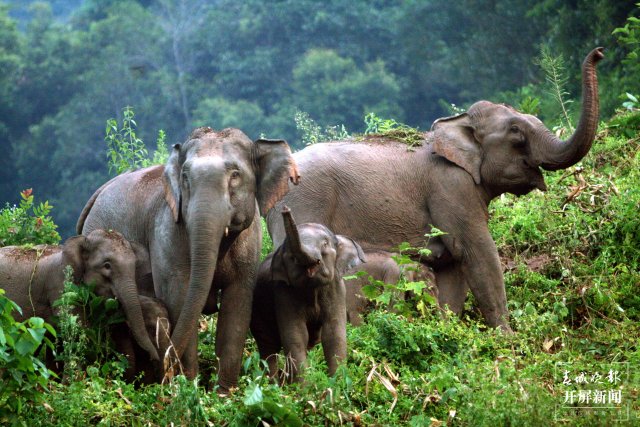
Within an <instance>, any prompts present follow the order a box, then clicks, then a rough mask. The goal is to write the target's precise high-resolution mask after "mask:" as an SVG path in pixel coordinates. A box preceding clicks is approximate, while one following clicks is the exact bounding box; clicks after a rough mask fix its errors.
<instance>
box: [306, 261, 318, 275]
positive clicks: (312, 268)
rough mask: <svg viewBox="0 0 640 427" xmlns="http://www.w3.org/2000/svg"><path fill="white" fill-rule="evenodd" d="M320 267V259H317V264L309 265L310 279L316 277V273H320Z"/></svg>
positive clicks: (308, 273)
mask: <svg viewBox="0 0 640 427" xmlns="http://www.w3.org/2000/svg"><path fill="white" fill-rule="evenodd" d="M320 267H321V263H320V261H317V262H316V263H315V264H313V265H311V266H310V267H307V277H308V278H310V279H312V278H313V277H315V275H316V273H318V271H319V270H320Z"/></svg>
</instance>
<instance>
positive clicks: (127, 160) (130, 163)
mask: <svg viewBox="0 0 640 427" xmlns="http://www.w3.org/2000/svg"><path fill="white" fill-rule="evenodd" d="M123 114H124V117H123V119H122V126H121V127H120V128H118V122H117V121H116V119H109V120H107V128H106V130H105V137H104V140H105V141H107V158H108V159H109V172H112V171H113V172H115V175H118V174H121V173H122V172H124V171H127V170H133V169H137V168H141V167H145V166H147V164H148V157H149V153H148V152H147V148H146V147H145V145H144V142H142V140H141V139H140V138H138V137H137V136H136V131H135V128H136V126H137V124H136V122H135V120H133V117H134V115H135V114H134V112H133V109H132V108H131V107H125V108H124V110H123Z"/></svg>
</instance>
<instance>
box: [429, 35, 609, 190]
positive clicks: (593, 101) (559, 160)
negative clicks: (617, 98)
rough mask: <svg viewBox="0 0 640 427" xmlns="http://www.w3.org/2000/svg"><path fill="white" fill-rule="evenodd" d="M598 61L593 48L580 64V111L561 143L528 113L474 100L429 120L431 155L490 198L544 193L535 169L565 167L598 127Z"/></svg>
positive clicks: (599, 50) (580, 154)
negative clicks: (450, 164) (462, 110)
mask: <svg viewBox="0 0 640 427" xmlns="http://www.w3.org/2000/svg"><path fill="white" fill-rule="evenodd" d="M603 57H604V55H603V53H602V48H596V49H594V50H593V51H591V52H590V53H589V54H588V55H587V57H586V58H585V60H584V63H583V65H582V78H583V84H582V94H583V95H582V96H583V101H582V113H581V116H580V121H579V123H578V126H577V128H576V130H575V132H574V133H573V135H572V136H571V137H569V138H568V139H567V140H566V141H562V140H560V139H559V138H558V137H556V136H555V135H554V134H553V133H552V132H551V131H549V130H548V129H547V128H546V127H545V126H544V124H543V123H542V122H541V121H540V120H539V119H538V118H536V117H534V116H532V115H529V114H522V113H520V112H518V111H516V110H515V109H513V108H512V107H509V106H507V105H503V104H494V103H491V102H488V101H480V102H477V103H475V104H473V105H472V106H471V107H470V108H469V110H468V111H467V112H466V113H464V114H460V115H458V116H454V117H447V118H442V119H438V120H436V121H435V122H434V124H433V126H432V131H433V135H434V139H433V141H434V142H433V151H434V152H435V153H437V154H439V155H440V156H442V157H444V158H446V159H447V160H449V161H451V162H453V163H455V164H457V165H458V166H460V167H462V168H463V169H465V170H466V171H467V172H468V173H469V174H470V175H471V176H472V177H473V179H474V181H475V183H476V184H478V185H482V186H483V187H484V188H485V190H486V192H487V195H488V196H489V197H490V198H493V197H496V196H497V195H500V194H502V193H506V192H509V193H513V194H516V195H523V194H526V193H528V192H529V191H531V190H533V189H534V188H538V189H540V190H545V189H546V186H545V183H544V178H543V177H542V173H541V171H540V169H539V168H540V167H542V168H543V169H546V170H558V169H563V168H568V167H570V166H572V165H574V164H576V163H577V162H579V161H580V160H581V159H582V158H583V157H584V156H585V155H586V154H587V153H588V152H589V149H590V148H591V145H592V144H593V140H594V138H595V133H596V129H597V125H598V82H597V78H596V64H597V63H598V62H599V61H600V60H601V59H602V58H603Z"/></svg>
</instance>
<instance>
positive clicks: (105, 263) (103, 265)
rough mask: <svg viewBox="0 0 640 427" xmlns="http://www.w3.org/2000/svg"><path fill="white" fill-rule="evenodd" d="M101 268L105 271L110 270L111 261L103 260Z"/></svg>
mask: <svg viewBox="0 0 640 427" xmlns="http://www.w3.org/2000/svg"><path fill="white" fill-rule="evenodd" d="M102 268H104V269H105V270H107V271H111V263H110V262H109V261H105V262H104V264H102Z"/></svg>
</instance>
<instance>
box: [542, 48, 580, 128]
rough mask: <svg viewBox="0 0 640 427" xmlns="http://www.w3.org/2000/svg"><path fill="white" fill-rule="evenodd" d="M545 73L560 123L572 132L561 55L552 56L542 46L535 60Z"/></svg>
mask: <svg viewBox="0 0 640 427" xmlns="http://www.w3.org/2000/svg"><path fill="white" fill-rule="evenodd" d="M536 63H537V64H538V65H540V68H542V69H543V70H544V72H545V77H546V80H547V85H548V91H549V93H550V94H551V96H552V97H553V98H554V99H555V101H556V102H557V104H558V106H559V107H560V109H561V112H562V121H563V122H564V125H565V126H566V127H567V128H568V129H569V131H570V132H571V133H572V132H573V125H572V124H571V119H570V118H569V110H568V108H569V104H570V103H571V102H573V101H571V100H570V99H567V97H568V96H569V93H568V92H567V90H566V86H567V81H568V80H569V77H568V75H567V72H566V65H565V62H564V59H563V58H562V55H558V56H554V55H553V54H552V53H551V51H550V50H549V47H548V46H545V45H543V46H542V47H541V48H540V57H539V58H538V59H537V60H536Z"/></svg>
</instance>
